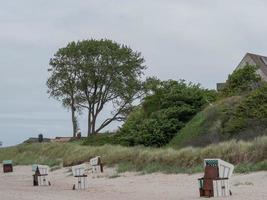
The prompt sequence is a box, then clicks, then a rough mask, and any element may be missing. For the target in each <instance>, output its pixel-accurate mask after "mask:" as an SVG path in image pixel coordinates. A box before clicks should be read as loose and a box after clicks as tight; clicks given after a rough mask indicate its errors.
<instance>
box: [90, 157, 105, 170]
mask: <svg viewBox="0 0 267 200" xmlns="http://www.w3.org/2000/svg"><path fill="white" fill-rule="evenodd" d="M90 165H91V167H92V173H93V174H98V173H102V172H103V164H102V163H101V159H100V156H96V157H94V158H91V159H90Z"/></svg>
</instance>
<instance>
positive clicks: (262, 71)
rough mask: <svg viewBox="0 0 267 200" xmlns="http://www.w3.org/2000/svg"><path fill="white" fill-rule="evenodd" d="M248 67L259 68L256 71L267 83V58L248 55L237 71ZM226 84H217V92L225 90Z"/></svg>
mask: <svg viewBox="0 0 267 200" xmlns="http://www.w3.org/2000/svg"><path fill="white" fill-rule="evenodd" d="M246 65H252V66H257V67H258V69H257V71H256V73H257V74H259V75H260V76H261V78H262V80H263V81H266V82H267V57H266V56H261V55H257V54H252V53H247V54H246V55H245V56H244V57H243V59H242V60H241V61H240V63H239V64H238V65H237V67H236V68H235V69H242V68H243V67H245V66H246ZM224 86H225V83H217V90H218V91H220V90H222V89H223V88H224Z"/></svg>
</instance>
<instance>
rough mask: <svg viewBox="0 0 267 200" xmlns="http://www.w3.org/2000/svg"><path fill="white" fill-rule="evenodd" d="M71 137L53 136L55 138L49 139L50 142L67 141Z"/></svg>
mask: <svg viewBox="0 0 267 200" xmlns="http://www.w3.org/2000/svg"><path fill="white" fill-rule="evenodd" d="M71 139H73V137H55V139H51V142H62V143H64V142H69V141H70V140H71Z"/></svg>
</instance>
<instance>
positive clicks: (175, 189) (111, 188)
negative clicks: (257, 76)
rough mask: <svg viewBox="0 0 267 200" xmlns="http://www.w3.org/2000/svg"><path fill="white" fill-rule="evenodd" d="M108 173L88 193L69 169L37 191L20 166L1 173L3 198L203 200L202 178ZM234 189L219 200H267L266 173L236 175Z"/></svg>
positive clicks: (90, 179) (92, 179)
mask: <svg viewBox="0 0 267 200" xmlns="http://www.w3.org/2000/svg"><path fill="white" fill-rule="evenodd" d="M105 171H106V172H105V174H104V175H103V176H102V177H92V175H89V177H88V180H87V181H88V188H87V189H86V190H72V185H73V184H74V183H75V179H74V178H73V177H72V176H71V172H70V170H69V169H68V168H63V169H59V170H56V171H53V172H50V174H49V180H50V181H51V184H52V185H51V186H50V187H49V186H39V187H33V186H32V172H31V166H16V167H15V168H14V172H13V173H8V174H3V172H1V173H0V197H1V199H3V200H31V199H32V200H73V199H79V200H83V199H84V200H85V199H90V200H95V199H101V200H108V199H109V200H110V199H116V200H124V199H129V200H131V199H139V200H140V199H145V200H150V199H151V200H152V199H153V200H157V199H158V200H163V199H176V200H183V199H184V200H190V199H192V200H193V199H200V198H199V197H198V184H197V181H196V180H197V178H199V177H201V176H202V174H193V175H187V174H171V175H166V174H160V173H156V174H148V175H140V174H138V173H124V174H120V176H119V177H115V178H114V173H115V172H114V170H113V169H112V168H109V169H106V170H105ZM112 177H113V178H112ZM231 185H232V192H233V195H232V196H231V197H229V198H216V199H232V200H241V199H242V200H249V199H251V200H252V199H253V200H256V199H257V200H263V199H267V190H266V188H267V172H266V171H265V172H256V173H251V174H237V175H234V177H233V179H232V183H231Z"/></svg>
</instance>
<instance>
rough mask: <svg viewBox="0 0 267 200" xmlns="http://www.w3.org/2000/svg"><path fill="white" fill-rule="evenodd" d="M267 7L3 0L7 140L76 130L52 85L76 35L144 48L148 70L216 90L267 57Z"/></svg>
mask: <svg viewBox="0 0 267 200" xmlns="http://www.w3.org/2000/svg"><path fill="white" fill-rule="evenodd" d="M266 10H267V1H265V0H234V1H233V0H134V1H132V0H131V1H130V0H75V1H74V0H73V1H67V0H54V1H52V0H50V1H48V0H25V1H21V0H13V1H6V0H0V70H1V71H0V83H1V84H0V141H3V143H4V145H13V144H17V143H19V142H21V141H23V140H24V139H26V138H28V137H31V136H37V135H38V134H39V133H41V132H42V133H44V136H45V137H54V136H60V135H62V136H71V121H70V113H68V112H67V111H66V110H64V109H63V108H62V106H61V104H60V102H57V101H55V100H53V99H49V98H48V95H47V93H46V85H45V83H46V79H47V75H48V74H47V68H48V62H49V59H50V58H51V57H52V56H53V54H54V53H55V52H56V51H57V49H58V48H60V47H64V46H65V45H66V44H67V43H68V42H70V41H77V40H82V39H90V38H96V39H100V38H108V39H112V40H115V41H117V42H119V43H123V44H127V45H129V46H130V47H131V48H132V49H134V50H137V51H140V52H142V55H143V56H144V57H145V60H146V65H147V66H148V69H147V70H146V76H157V77H158V78H160V79H163V80H167V79H176V80H178V79H186V80H188V81H192V82H195V83H200V84H201V85H202V86H203V87H207V88H215V85H216V82H222V81H224V80H225V79H226V78H227V75H228V74H229V73H231V71H232V70H233V69H234V68H235V66H236V65H237V64H238V62H239V61H240V60H241V59H242V57H243V56H244V54H245V53H246V52H252V53H257V54H262V55H267V42H266V34H267V22H266V19H267V12H266ZM85 120H86V119H83V118H82V119H80V123H81V129H82V132H83V133H85V132H86V122H85ZM116 127H117V124H113V125H111V126H110V127H109V129H111V130H112V129H115V128H116Z"/></svg>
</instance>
